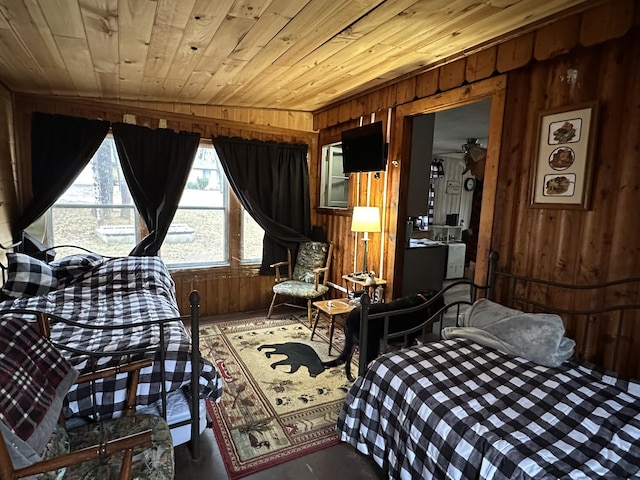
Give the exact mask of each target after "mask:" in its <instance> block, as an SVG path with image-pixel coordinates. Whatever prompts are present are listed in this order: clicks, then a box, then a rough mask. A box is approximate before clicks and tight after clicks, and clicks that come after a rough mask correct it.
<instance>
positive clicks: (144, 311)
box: [0, 252, 222, 457]
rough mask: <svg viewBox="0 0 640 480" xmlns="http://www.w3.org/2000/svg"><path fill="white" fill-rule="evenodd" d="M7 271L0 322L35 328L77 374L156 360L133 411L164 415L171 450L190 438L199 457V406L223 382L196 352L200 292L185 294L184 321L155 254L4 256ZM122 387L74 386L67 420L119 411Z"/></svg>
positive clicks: (119, 383)
mask: <svg viewBox="0 0 640 480" xmlns="http://www.w3.org/2000/svg"><path fill="white" fill-rule="evenodd" d="M5 270H6V271H5V272H4V274H5V275H4V276H5V277H6V278H5V279H4V280H5V281H4V284H3V288H2V294H3V295H4V298H3V301H2V302H0V316H5V315H10V316H14V317H15V316H19V317H21V318H23V319H24V320H26V321H32V322H34V323H35V324H36V325H37V326H38V328H39V329H40V330H41V332H42V333H43V334H45V335H48V336H49V337H50V339H51V341H52V343H53V344H54V345H55V346H56V347H57V348H58V349H60V350H61V351H62V352H63V355H64V356H65V357H66V358H67V359H69V361H70V362H71V364H72V365H73V366H74V367H75V368H76V369H78V370H79V372H80V373H86V372H91V371H95V370H97V369H100V368H106V367H110V366H117V365H119V364H122V363H123V362H130V361H134V360H139V359H142V358H150V359H152V360H153V363H152V365H151V366H150V367H147V368H145V369H143V370H142V371H141V373H140V381H139V384H138V390H137V399H136V404H137V406H138V407H137V408H138V410H140V411H142V412H144V413H157V414H161V415H162V416H163V417H164V418H165V419H166V420H167V423H169V425H170V426H171V427H172V436H173V442H174V445H179V444H181V443H185V442H187V441H189V440H191V447H192V455H193V456H194V457H197V456H198V455H199V443H198V438H199V435H200V433H201V432H202V431H203V430H204V427H205V421H206V417H205V407H204V402H205V401H206V400H207V399H209V400H213V401H216V400H218V399H219V398H220V396H221V393H222V382H221V378H220V376H219V373H218V371H217V369H216V368H215V366H213V365H212V364H211V363H210V362H208V361H207V360H205V359H201V358H200V355H199V348H198V342H199V336H198V305H199V300H200V297H199V294H198V292H197V291H193V292H191V295H190V299H189V300H190V303H191V312H190V315H188V316H181V315H180V313H179V311H178V307H177V301H176V298H175V291H174V290H175V289H174V283H173V280H172V279H171V276H170V274H169V271H168V270H167V268H166V266H165V264H164V263H163V262H162V260H161V259H160V258H159V257H152V256H147V257H131V256H130V257H120V258H108V257H102V256H101V255H98V254H95V253H88V252H83V253H78V254H73V255H69V256H66V257H63V258H61V259H59V260H54V261H52V262H49V263H45V262H42V261H40V260H38V259H36V258H33V257H31V256H29V255H26V254H21V253H8V254H7V266H6V268H5ZM185 323H188V324H189V325H190V332H189V331H188V330H187V326H186V325H185ZM192 372H197V375H192ZM125 390H126V375H120V376H118V377H116V379H115V380H113V381H108V382H107V381H99V382H94V383H91V384H85V385H84V386H83V387H74V388H72V389H71V390H70V391H69V394H68V395H67V402H66V405H65V415H66V417H67V418H68V419H69V418H70V420H68V423H71V424H73V423H74V422H83V421H86V420H87V419H107V418H111V417H117V416H120V415H122V414H123V410H124V408H125V397H124V391H125ZM193 392H195V394H192V393H193ZM98 406H99V407H98Z"/></svg>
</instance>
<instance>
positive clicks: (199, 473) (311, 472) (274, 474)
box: [175, 428, 386, 480]
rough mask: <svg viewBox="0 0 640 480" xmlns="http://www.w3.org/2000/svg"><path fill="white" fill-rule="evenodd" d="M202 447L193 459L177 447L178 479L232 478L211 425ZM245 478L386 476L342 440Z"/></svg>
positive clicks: (320, 479) (375, 479) (321, 479)
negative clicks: (340, 442)
mask: <svg viewBox="0 0 640 480" xmlns="http://www.w3.org/2000/svg"><path fill="white" fill-rule="evenodd" d="M200 448H201V451H200V459H199V460H192V459H191V453H190V451H189V449H188V447H187V446H186V445H180V446H178V447H176V449H175V456H176V477H175V478H176V480H187V479H201V478H202V479H216V480H225V479H228V478H229V477H228V476H227V471H226V470H225V468H224V464H223V463H222V457H221V456H220V451H219V449H218V445H217V444H216V441H215V438H214V436H213V431H212V430H211V429H210V428H207V429H206V430H205V432H204V433H203V434H202V436H201V445H200ZM243 478H244V479H246V480H288V479H291V480H293V479H295V480H300V479H305V480H307V479H318V480H324V479H327V480H328V479H336V478H352V479H358V480H360V479H362V480H367V479H372V480H378V479H384V478H386V477H385V475H384V474H383V473H382V470H381V469H380V468H378V466H377V465H376V464H375V462H374V461H373V460H371V459H370V458H369V457H365V456H364V455H361V454H359V453H358V452H357V451H356V449H355V448H353V447H351V446H350V445H346V444H340V445H335V446H333V447H328V448H325V449H323V450H320V451H317V452H314V453H310V454H308V455H305V456H303V457H299V458H296V459H293V460H290V461H288V462H285V463H281V464H280V465H276V466H274V467H271V468H268V469H266V470H262V471H260V472H256V473H254V474H251V475H247V476H246V477H243Z"/></svg>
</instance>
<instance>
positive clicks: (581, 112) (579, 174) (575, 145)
mask: <svg viewBox="0 0 640 480" xmlns="http://www.w3.org/2000/svg"><path fill="white" fill-rule="evenodd" d="M597 110H598V104H597V102H595V101H592V102H585V103H582V104H577V105H571V106H565V107H559V108H554V109H551V110H544V111H541V112H539V113H538V122H537V131H536V134H537V137H536V145H535V149H534V150H535V153H534V156H533V166H532V175H531V202H530V206H531V207H535V208H560V209H578V210H588V209H589V198H590V193H591V191H590V190H591V177H592V174H593V155H594V148H593V145H592V144H593V142H594V139H595V134H596V123H597Z"/></svg>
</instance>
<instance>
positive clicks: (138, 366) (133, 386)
mask: <svg viewBox="0 0 640 480" xmlns="http://www.w3.org/2000/svg"><path fill="white" fill-rule="evenodd" d="M151 364H152V361H151V359H150V358H146V359H144V360H136V361H134V362H130V363H125V364H122V365H117V366H115V367H108V368H103V369H102V370H97V371H95V372H91V373H85V374H83V375H80V376H79V377H78V378H77V379H76V383H77V384H78V383H86V382H92V381H94V380H99V379H102V378H108V377H113V376H115V375H118V374H120V373H128V374H129V384H128V386H127V400H126V404H125V411H124V412H125V413H124V415H125V417H130V416H131V415H133V414H134V413H135V411H136V393H137V391H138V383H139V381H140V370H142V369H143V368H146V367H150V366H151Z"/></svg>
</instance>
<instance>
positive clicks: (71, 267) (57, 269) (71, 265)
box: [49, 253, 104, 283]
mask: <svg viewBox="0 0 640 480" xmlns="http://www.w3.org/2000/svg"><path fill="white" fill-rule="evenodd" d="M102 262H104V258H103V257H102V256H101V255H98V254H97V253H77V254H75V255H68V256H66V257H63V258H61V259H60V260H54V261H53V262H51V263H49V266H50V267H51V268H52V269H53V273H54V274H55V276H56V278H57V279H58V281H59V282H61V283H71V282H72V281H74V280H76V279H77V278H79V277H80V276H82V275H83V274H85V273H86V272H89V271H91V270H93V269H94V268H95V267H98V266H100V265H102Z"/></svg>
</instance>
